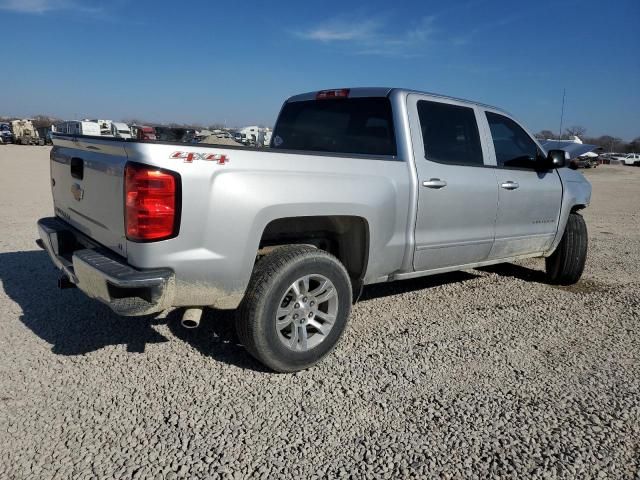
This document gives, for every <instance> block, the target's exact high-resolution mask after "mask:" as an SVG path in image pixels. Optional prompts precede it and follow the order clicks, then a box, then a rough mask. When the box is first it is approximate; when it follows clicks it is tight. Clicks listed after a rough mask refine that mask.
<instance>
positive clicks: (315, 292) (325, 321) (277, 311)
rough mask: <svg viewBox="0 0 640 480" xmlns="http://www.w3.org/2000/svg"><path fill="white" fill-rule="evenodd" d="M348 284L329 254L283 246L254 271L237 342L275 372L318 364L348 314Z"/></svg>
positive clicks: (338, 333) (243, 303)
mask: <svg viewBox="0 0 640 480" xmlns="http://www.w3.org/2000/svg"><path fill="white" fill-rule="evenodd" d="M351 292H352V290H351V282H350V280H349V275H348V274H347V271H346V270H345V268H344V266H343V265H342V264H341V263H340V261H339V260H338V259H337V258H335V257H334V256H333V255H330V254H329V253H327V252H324V251H322V250H318V249H316V248H313V247H310V246H305V245H292V246H286V247H281V248H278V249H276V250H275V251H273V252H272V253H270V254H269V255H267V256H266V257H264V258H263V259H262V260H260V261H259V262H258V263H257V264H256V267H255V269H254V272H253V275H252V277H251V280H250V282H249V286H248V288H247V294H246V296H245V299H244V300H243V302H242V305H241V307H240V311H239V318H238V320H237V323H236V326H237V331H238V337H240V340H241V342H242V343H243V344H244V346H245V347H246V349H247V350H248V351H249V353H251V355H253V356H254V357H255V358H256V359H258V360H259V361H260V362H262V363H263V364H265V365H266V366H267V367H269V368H271V369H273V370H275V371H277V372H295V371H298V370H304V369H306V368H309V367H311V366H312V365H314V364H316V363H318V362H319V361H320V360H321V359H322V358H323V357H324V356H325V355H327V354H328V353H329V352H330V351H331V350H333V348H334V347H335V345H336V343H337V342H338V340H339V339H340V336H341V335H342V332H343V331H344V329H345V326H346V324H347V319H348V317H349V313H350V311H351V298H352V297H351Z"/></svg>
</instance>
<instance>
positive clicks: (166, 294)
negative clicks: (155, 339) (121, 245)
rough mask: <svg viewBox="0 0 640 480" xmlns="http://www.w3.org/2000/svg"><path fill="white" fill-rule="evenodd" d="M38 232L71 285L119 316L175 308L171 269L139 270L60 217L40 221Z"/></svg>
mask: <svg viewBox="0 0 640 480" xmlns="http://www.w3.org/2000/svg"><path fill="white" fill-rule="evenodd" d="M38 232H39V235H40V240H39V241H38V242H37V243H38V245H40V246H41V247H42V248H44V249H45V250H46V251H47V253H48V254H49V257H51V261H52V262H53V263H54V265H55V266H56V267H58V268H59V269H60V270H61V271H62V273H63V275H64V276H65V277H66V278H67V279H68V280H69V282H71V283H72V284H73V285H75V286H76V287H78V288H79V289H80V290H82V291H83V292H84V293H85V294H86V295H87V296H89V297H91V298H95V299H97V300H99V301H101V302H103V303H105V304H107V305H108V306H109V307H110V308H111V309H112V310H113V311H114V312H115V313H117V314H119V315H125V316H131V315H147V314H151V313H156V312H160V311H162V310H165V309H167V308H169V307H170V306H171V304H172V300H173V297H174V292H175V275H174V273H173V271H171V270H170V269H167V268H157V269H151V270H138V269H135V268H133V267H131V266H130V265H128V264H127V263H126V261H125V260H124V259H123V258H121V257H118V256H116V255H114V254H113V253H111V252H110V251H108V250H106V249H105V248H103V247H101V246H99V245H97V244H96V243H95V242H93V241H91V239H89V238H88V237H86V236H84V235H83V234H82V233H80V232H79V231H78V230H76V229H74V228H73V227H71V226H70V225H68V224H67V223H65V222H63V221H61V220H60V219H58V218H56V217H49V218H42V219H40V220H38Z"/></svg>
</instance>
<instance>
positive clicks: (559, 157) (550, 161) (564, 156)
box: [547, 150, 569, 168]
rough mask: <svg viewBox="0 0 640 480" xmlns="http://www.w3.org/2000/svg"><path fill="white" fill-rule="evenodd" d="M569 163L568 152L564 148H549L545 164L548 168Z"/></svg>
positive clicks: (564, 165)
mask: <svg viewBox="0 0 640 480" xmlns="http://www.w3.org/2000/svg"><path fill="white" fill-rule="evenodd" d="M568 163H569V154H568V153H567V152H565V151H564V150H549V153H547V165H549V168H562V167H566V166H567V164H568Z"/></svg>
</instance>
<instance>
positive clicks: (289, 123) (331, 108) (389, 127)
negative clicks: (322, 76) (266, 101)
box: [271, 97, 397, 156]
mask: <svg viewBox="0 0 640 480" xmlns="http://www.w3.org/2000/svg"><path fill="white" fill-rule="evenodd" d="M271 147H272V148H276V149H286V150H301V151H312V152H327V153H344V154H359V155H375V156H378V155H381V156H395V155H396V154H397V148H396V139H395V132H394V128H393V116H392V113H391V102H390V101H389V99H388V98H386V97H357V98H330V99H318V100H308V101H300V102H289V103H286V104H285V105H284V107H283V108H282V111H281V112H280V116H279V117H278V122H277V124H276V127H275V130H274V132H273V137H272V139H271Z"/></svg>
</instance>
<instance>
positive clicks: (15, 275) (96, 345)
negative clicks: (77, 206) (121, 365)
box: [0, 250, 167, 355]
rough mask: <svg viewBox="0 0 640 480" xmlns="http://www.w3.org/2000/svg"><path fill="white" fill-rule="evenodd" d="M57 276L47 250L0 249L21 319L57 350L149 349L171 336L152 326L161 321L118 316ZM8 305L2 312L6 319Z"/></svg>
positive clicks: (4, 277) (0, 266)
mask: <svg viewBox="0 0 640 480" xmlns="http://www.w3.org/2000/svg"><path fill="white" fill-rule="evenodd" d="M58 276H59V272H58V270H57V269H56V268H55V267H54V266H53V265H52V263H51V261H50V260H49V257H48V255H47V254H46V253H45V252H44V251H42V250H37V251H27V252H9V253H0V280H1V281H2V288H3V289H4V292H5V294H6V295H7V296H8V297H9V298H10V299H11V300H13V301H14V302H16V303H17V304H18V305H19V308H20V309H21V310H22V314H21V315H20V320H21V321H22V323H23V324H24V325H26V326H27V327H28V328H29V329H30V330H31V331H33V333H35V334H36V335H37V336H38V337H40V338H42V339H43V340H44V341H46V342H47V343H49V344H51V350H52V352H53V353H55V354H58V355H82V354H85V353H89V352H93V351H95V350H99V349H101V348H103V347H106V346H109V345H120V344H123V345H126V346H127V351H129V352H144V349H145V346H146V345H147V344H149V343H160V342H166V341H167V339H166V338H165V337H164V336H163V335H162V334H160V333H158V332H157V331H156V330H155V329H154V328H153V326H154V325H157V324H158V323H161V322H159V321H157V320H155V319H151V318H150V317H142V318H123V317H119V316H117V315H115V314H114V313H113V312H111V310H110V309H109V308H108V307H107V306H105V305H102V304H101V303H99V302H96V301H94V300H91V299H89V298H87V297H85V296H84V295H83V294H82V293H81V292H79V291H77V290H74V289H71V290H59V289H58V287H57V280H58ZM5 305H6V304H5ZM7 308H10V307H8V306H5V311H4V312H3V317H4V321H5V322H6V321H7V319H6V317H7V314H8V312H7V310H6V309H7ZM14 309H15V310H16V311H17V310H18V308H17V307H14Z"/></svg>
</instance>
